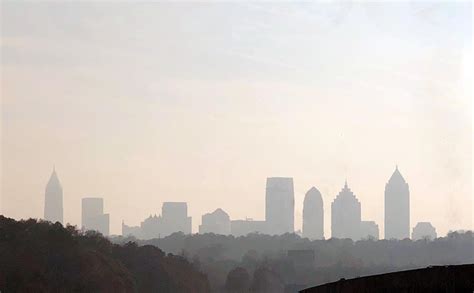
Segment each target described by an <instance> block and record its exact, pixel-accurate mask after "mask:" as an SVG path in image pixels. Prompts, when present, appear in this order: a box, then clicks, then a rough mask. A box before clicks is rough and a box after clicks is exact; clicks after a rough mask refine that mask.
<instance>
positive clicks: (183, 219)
mask: <svg viewBox="0 0 474 293" xmlns="http://www.w3.org/2000/svg"><path fill="white" fill-rule="evenodd" d="M191 231H192V218H191V217H188V204H187V203H185V202H164V203H163V206H162V208H161V215H159V216H157V215H154V216H152V215H150V216H149V217H148V218H146V219H145V220H143V222H141V224H140V226H139V227H138V226H128V225H126V224H125V223H124V222H123V221H122V235H123V236H134V237H136V238H140V239H153V238H163V237H166V236H169V235H171V234H173V233H175V232H182V233H184V234H191Z"/></svg>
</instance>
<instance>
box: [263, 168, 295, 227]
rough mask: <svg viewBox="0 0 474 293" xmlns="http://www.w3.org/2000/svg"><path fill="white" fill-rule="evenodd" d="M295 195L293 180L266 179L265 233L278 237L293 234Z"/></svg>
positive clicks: (285, 178) (281, 178)
mask: <svg viewBox="0 0 474 293" xmlns="http://www.w3.org/2000/svg"><path fill="white" fill-rule="evenodd" d="M294 217H295V195H294V187H293V178H288V177H271V178H267V186H266V192H265V221H266V222H267V223H266V226H267V227H266V228H267V231H266V232H267V233H268V234H270V235H280V234H285V233H293V232H294V229H295V227H294V220H295V219H294Z"/></svg>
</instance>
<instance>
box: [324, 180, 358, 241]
mask: <svg viewBox="0 0 474 293" xmlns="http://www.w3.org/2000/svg"><path fill="white" fill-rule="evenodd" d="M360 210H361V209H360V202H359V200H358V199H357V197H356V196H355V195H354V193H353V192H352V191H351V190H350V188H349V187H347V181H346V183H345V184H344V188H343V189H342V190H341V192H339V194H338V195H337V196H336V198H335V199H334V201H333V202H332V204H331V237H333V238H351V239H352V240H357V239H359V238H360V222H361V215H360Z"/></svg>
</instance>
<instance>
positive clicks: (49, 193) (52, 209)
mask: <svg viewBox="0 0 474 293" xmlns="http://www.w3.org/2000/svg"><path fill="white" fill-rule="evenodd" d="M44 219H45V220H47V221H50V222H53V223H56V222H60V223H61V224H62V223H63V188H62V186H61V183H60V182H59V178H58V175H57V174H56V168H53V173H52V174H51V177H50V178H49V181H48V184H47V185H46V191H45V197H44Z"/></svg>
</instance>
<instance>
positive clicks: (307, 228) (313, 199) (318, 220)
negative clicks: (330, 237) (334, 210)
mask: <svg viewBox="0 0 474 293" xmlns="http://www.w3.org/2000/svg"><path fill="white" fill-rule="evenodd" d="M303 237H307V238H309V239H324V207H323V198H322V196H321V193H320V192H319V190H318V189H317V188H316V187H311V189H310V190H308V192H307V193H306V195H305V197H304V202H303Z"/></svg>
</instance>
